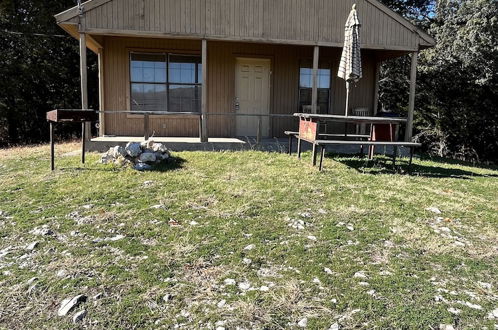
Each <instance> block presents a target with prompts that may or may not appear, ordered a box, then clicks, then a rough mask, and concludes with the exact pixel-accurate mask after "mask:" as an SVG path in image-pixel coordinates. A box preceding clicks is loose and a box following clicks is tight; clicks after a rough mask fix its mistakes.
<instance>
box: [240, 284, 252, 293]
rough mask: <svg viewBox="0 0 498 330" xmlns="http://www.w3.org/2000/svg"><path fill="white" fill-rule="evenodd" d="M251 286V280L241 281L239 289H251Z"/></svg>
mask: <svg viewBox="0 0 498 330" xmlns="http://www.w3.org/2000/svg"><path fill="white" fill-rule="evenodd" d="M250 288H251V283H249V282H241V283H239V289H241V290H243V291H246V290H249V289H250Z"/></svg>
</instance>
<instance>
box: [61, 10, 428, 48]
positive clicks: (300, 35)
mask: <svg viewBox="0 0 498 330" xmlns="http://www.w3.org/2000/svg"><path fill="white" fill-rule="evenodd" d="M353 3H357V6H358V15H359V18H360V21H361V22H362V36H361V42H362V44H363V46H364V47H365V48H372V49H392V50H416V49H418V47H419V44H420V43H421V41H420V36H419V35H418V34H417V33H416V32H415V30H414V29H413V28H411V27H410V26H409V25H408V24H406V23H405V24H402V23H400V22H399V21H397V20H395V19H394V18H393V17H392V16H390V15H388V14H387V13H385V12H384V11H382V10H381V9H379V8H378V7H377V6H376V5H373V4H372V3H371V2H369V1H366V0H360V1H356V0H181V1H180V0H113V1H109V2H106V3H104V4H103V5H101V6H97V7H95V8H92V9H91V10H89V11H88V12H86V13H85V21H84V27H85V30H86V31H88V32H89V33H101V34H106V33H107V34H111V33H113V34H125V35H130V36H131V35H133V34H134V33H141V34H147V33H152V34H156V35H160V34H164V35H166V36H178V37H189V38H196V37H197V38H207V39H211V40H215V39H228V40H232V41H251V40H252V41H260V42H269V43H282V44H285V43H287V44H289V43H290V44H296V43H298V44H299V43H300V44H313V43H318V44H322V45H326V46H339V45H340V44H341V43H342V42H343V40H344V23H345V21H346V19H347V17H348V14H349V11H350V10H351V6H352V4H353ZM69 21H71V22H74V19H72V20H69Z"/></svg>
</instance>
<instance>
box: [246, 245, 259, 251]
mask: <svg viewBox="0 0 498 330" xmlns="http://www.w3.org/2000/svg"><path fill="white" fill-rule="evenodd" d="M255 247H256V245H254V244H249V245H248V246H246V247H245V248H244V251H251V250H252V249H254V248H255Z"/></svg>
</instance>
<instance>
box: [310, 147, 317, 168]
mask: <svg viewBox="0 0 498 330" xmlns="http://www.w3.org/2000/svg"><path fill="white" fill-rule="evenodd" d="M317 152H318V150H317V145H316V143H313V154H312V155H311V164H312V165H313V166H316V154H317Z"/></svg>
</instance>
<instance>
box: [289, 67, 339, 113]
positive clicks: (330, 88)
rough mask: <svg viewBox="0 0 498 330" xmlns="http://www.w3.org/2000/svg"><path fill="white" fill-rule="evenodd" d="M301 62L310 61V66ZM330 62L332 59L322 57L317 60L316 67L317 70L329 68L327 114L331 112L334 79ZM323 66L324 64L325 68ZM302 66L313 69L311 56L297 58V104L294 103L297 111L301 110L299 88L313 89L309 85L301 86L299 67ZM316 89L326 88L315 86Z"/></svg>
mask: <svg viewBox="0 0 498 330" xmlns="http://www.w3.org/2000/svg"><path fill="white" fill-rule="evenodd" d="M303 63H311V68H308V67H306V66H304V65H303ZM332 63H333V62H332V60H330V59H328V58H327V59H324V60H323V61H322V60H320V61H319V62H318V69H319V70H320V69H329V70H330V80H329V88H328V91H329V95H328V100H327V105H328V112H327V114H330V113H333V111H332V92H333V79H334V77H333V72H334V70H333V69H332ZM321 66H322V67H321ZM323 66H325V68H324V67H323ZM327 66H328V68H327ZM302 68H306V69H311V70H313V60H312V59H311V58H301V59H299V60H298V63H297V75H298V82H297V105H296V107H297V109H298V112H301V111H302V109H301V90H304V89H310V90H313V87H311V88H307V87H301V69H302ZM312 79H313V78H312ZM312 85H313V82H312ZM317 89H326V88H317ZM317 106H318V104H317Z"/></svg>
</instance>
